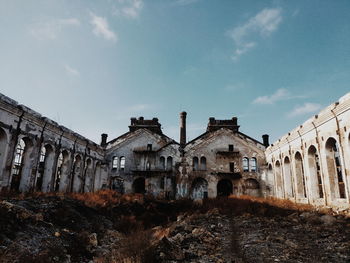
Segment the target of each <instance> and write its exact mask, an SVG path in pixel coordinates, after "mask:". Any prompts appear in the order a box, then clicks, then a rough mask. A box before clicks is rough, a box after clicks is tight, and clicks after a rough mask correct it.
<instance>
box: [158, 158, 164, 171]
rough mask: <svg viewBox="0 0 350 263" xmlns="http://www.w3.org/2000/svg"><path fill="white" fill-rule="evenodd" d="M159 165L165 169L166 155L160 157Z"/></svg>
mask: <svg viewBox="0 0 350 263" xmlns="http://www.w3.org/2000/svg"><path fill="white" fill-rule="evenodd" d="M159 166H160V169H161V170H165V157H163V156H161V157H160V158H159Z"/></svg>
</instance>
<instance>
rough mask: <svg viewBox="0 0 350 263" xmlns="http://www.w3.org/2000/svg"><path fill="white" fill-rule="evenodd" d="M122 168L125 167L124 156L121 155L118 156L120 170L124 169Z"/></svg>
mask: <svg viewBox="0 0 350 263" xmlns="http://www.w3.org/2000/svg"><path fill="white" fill-rule="evenodd" d="M124 169H125V157H124V156H122V157H120V170H121V171H124Z"/></svg>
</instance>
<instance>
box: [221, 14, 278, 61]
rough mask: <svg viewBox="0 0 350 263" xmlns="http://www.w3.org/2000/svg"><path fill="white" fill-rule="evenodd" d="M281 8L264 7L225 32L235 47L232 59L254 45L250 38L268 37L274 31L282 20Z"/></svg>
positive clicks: (235, 58) (254, 42)
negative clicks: (245, 20)
mask: <svg viewBox="0 0 350 263" xmlns="http://www.w3.org/2000/svg"><path fill="white" fill-rule="evenodd" d="M281 13H282V10H281V9H280V8H265V9H263V10H262V11H260V12H259V13H258V14H256V15H255V16H254V17H251V18H250V19H249V20H248V21H247V22H246V23H245V24H243V25H240V26H237V27H235V28H234V29H232V30H229V31H228V32H227V35H228V36H229V37H230V38H232V39H233V41H234V43H235V46H236V49H235V52H234V55H233V56H232V59H234V60H237V59H238V58H239V57H240V56H241V55H242V54H244V53H246V52H248V51H249V50H251V49H252V48H254V47H255V46H256V41H253V40H251V39H252V38H256V35H257V34H258V36H260V37H268V36H270V35H271V34H272V33H273V32H274V31H276V30H277V29H278V27H279V25H280V23H281V22H282V14H281Z"/></svg>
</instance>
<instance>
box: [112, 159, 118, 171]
mask: <svg viewBox="0 0 350 263" xmlns="http://www.w3.org/2000/svg"><path fill="white" fill-rule="evenodd" d="M118 160H119V158H118V157H117V156H114V157H113V159H112V169H115V170H117V169H118Z"/></svg>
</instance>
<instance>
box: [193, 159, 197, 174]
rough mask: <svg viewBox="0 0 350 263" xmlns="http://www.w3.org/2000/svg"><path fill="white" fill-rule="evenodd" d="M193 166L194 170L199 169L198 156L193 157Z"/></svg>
mask: <svg viewBox="0 0 350 263" xmlns="http://www.w3.org/2000/svg"><path fill="white" fill-rule="evenodd" d="M192 166H193V171H198V157H193V160H192Z"/></svg>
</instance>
